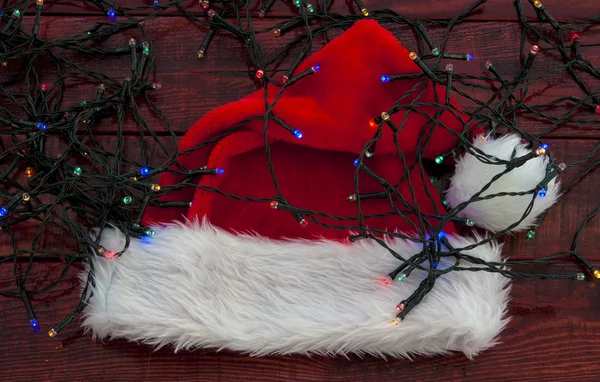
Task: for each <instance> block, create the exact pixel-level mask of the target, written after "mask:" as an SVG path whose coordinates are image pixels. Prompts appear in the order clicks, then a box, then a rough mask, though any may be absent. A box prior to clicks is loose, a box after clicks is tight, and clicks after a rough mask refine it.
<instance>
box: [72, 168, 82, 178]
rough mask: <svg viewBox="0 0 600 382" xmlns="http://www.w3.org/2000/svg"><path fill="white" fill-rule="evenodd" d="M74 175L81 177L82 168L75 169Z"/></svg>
mask: <svg viewBox="0 0 600 382" xmlns="http://www.w3.org/2000/svg"><path fill="white" fill-rule="evenodd" d="M73 174H75V175H77V176H79V175H81V167H75V169H74V170H73Z"/></svg>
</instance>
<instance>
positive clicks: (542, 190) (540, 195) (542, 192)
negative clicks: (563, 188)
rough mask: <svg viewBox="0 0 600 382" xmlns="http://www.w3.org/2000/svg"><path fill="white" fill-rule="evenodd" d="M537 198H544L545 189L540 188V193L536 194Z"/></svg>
mask: <svg viewBox="0 0 600 382" xmlns="http://www.w3.org/2000/svg"><path fill="white" fill-rule="evenodd" d="M538 196H539V197H540V198H543V197H544V196H546V189H545V188H542V189H541V190H540V192H538Z"/></svg>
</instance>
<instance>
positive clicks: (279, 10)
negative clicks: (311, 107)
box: [0, 0, 600, 21]
mask: <svg viewBox="0 0 600 382" xmlns="http://www.w3.org/2000/svg"><path fill="white" fill-rule="evenodd" d="M10 3H11V1H10V0H0V8H3V7H6V6H8V4H10ZM115 3H117V4H119V5H120V6H121V7H123V8H129V9H131V8H140V7H141V8H144V9H137V10H136V9H132V10H128V13H129V14H132V15H133V14H138V15H139V14H150V13H153V12H154V7H153V6H152V1H151V0H119V1H115ZM160 3H162V4H167V3H168V1H167V0H160ZM308 3H311V4H312V5H313V6H314V7H315V9H317V10H319V9H320V7H321V6H322V2H321V1H318V0H311V1H308ZM329 3H330V4H331V5H330V6H329V8H328V12H329V13H339V14H342V15H347V14H352V15H360V11H359V9H358V7H357V6H356V4H355V3H354V1H352V0H333V1H330V2H329ZM363 3H364V5H365V7H366V8H367V9H369V10H371V11H373V10H378V9H390V10H392V11H394V12H397V13H399V14H401V15H403V16H406V17H408V18H413V19H429V20H448V19H451V18H453V17H455V16H456V15H458V14H460V13H461V12H463V11H464V10H465V9H467V8H468V7H470V6H471V5H472V4H474V3H475V0H453V1H446V0H428V1H409V2H405V1H389V0H364V1H363ZM522 3H523V9H524V10H525V12H526V15H527V17H528V18H531V19H536V16H535V12H534V10H533V6H532V5H530V4H529V3H528V2H527V1H525V0H522ZM543 3H544V6H545V7H546V9H548V11H549V12H550V13H551V14H552V16H554V18H556V19H558V20H581V19H587V18H590V17H593V16H595V15H597V14H598V13H600V8H599V7H598V3H597V2H596V1H595V0H572V1H569V2H564V1H560V0H545V1H544V2H543ZM33 4H35V3H33ZM33 4H32V5H31V7H30V8H29V10H28V11H29V12H33ZM181 4H182V6H183V7H184V8H185V9H186V10H188V11H189V12H191V13H193V14H195V15H203V14H204V10H203V9H202V7H201V6H200V4H198V1H197V0H183V1H181ZM263 4H264V1H262V0H259V1H252V2H251V6H250V9H251V11H252V15H253V16H256V15H257V14H258V11H259V9H260V8H261V7H262V5H263ZM44 13H45V14H61V15H63V14H67V15H80V14H86V15H88V14H101V13H105V12H101V11H100V10H99V9H98V8H97V7H95V6H94V5H93V4H92V3H91V2H79V1H75V0H46V2H45V3H44ZM178 13H179V11H177V10H176V9H175V8H172V9H169V10H168V11H166V12H165V14H167V15H174V14H178ZM298 14H299V11H298V9H297V8H296V7H295V6H294V5H293V2H292V1H275V3H274V4H273V6H272V7H271V9H270V11H269V12H268V14H267V15H268V17H289V16H294V15H298ZM469 20H486V21H506V20H511V21H515V20H517V13H516V8H515V5H514V2H513V1H510V0H490V1H487V2H486V3H484V4H482V5H481V6H480V7H479V8H478V9H477V10H476V11H475V12H473V13H472V14H471V16H470V17H469Z"/></svg>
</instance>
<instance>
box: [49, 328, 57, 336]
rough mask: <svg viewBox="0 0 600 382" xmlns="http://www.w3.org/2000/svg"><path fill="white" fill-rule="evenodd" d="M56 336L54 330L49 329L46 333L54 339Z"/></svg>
mask: <svg viewBox="0 0 600 382" xmlns="http://www.w3.org/2000/svg"><path fill="white" fill-rule="evenodd" d="M57 334H58V333H56V330H54V329H50V331H49V332H48V335H49V336H50V337H56V335H57Z"/></svg>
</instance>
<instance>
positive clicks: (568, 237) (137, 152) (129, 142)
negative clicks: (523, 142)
mask: <svg viewBox="0 0 600 382" xmlns="http://www.w3.org/2000/svg"><path fill="white" fill-rule="evenodd" d="M99 141H100V143H101V144H103V145H105V147H106V149H107V150H111V149H114V145H115V143H116V139H115V137H113V136H100V137H99ZM138 142H139V137H135V136H127V137H125V144H124V150H123V151H124V152H126V153H127V156H126V157H127V158H129V159H131V160H134V161H138V162H140V163H143V161H145V160H147V161H148V162H146V163H149V164H150V165H159V164H161V163H164V162H165V161H166V160H167V158H168V157H167V156H166V155H165V154H164V153H163V152H162V150H160V146H159V145H158V144H156V143H155V142H153V140H152V139H151V138H146V142H147V146H148V152H147V154H146V158H142V154H141V146H140V145H139V143H138ZM160 142H161V143H163V144H164V145H165V146H167V147H168V148H170V149H171V150H172V149H173V148H174V142H173V141H172V140H171V139H170V138H169V137H160ZM547 143H548V144H549V145H550V147H551V150H552V153H553V157H554V158H555V160H556V161H557V162H558V163H560V162H565V163H573V162H575V161H577V160H579V159H581V158H582V157H583V156H585V155H586V154H587V153H588V152H590V151H591V150H592V149H593V147H594V146H595V142H594V141H591V140H557V139H549V140H547ZM61 147H62V146H61V144H60V143H59V141H58V138H57V137H49V139H48V152H49V153H50V154H51V155H53V154H54V153H57V152H59V151H60V150H61ZM599 157H600V153H599V154H597V155H596V157H595V158H596V159H597V158H599ZM77 163H78V164H79V165H80V166H81V167H82V168H83V169H84V171H86V170H87V169H88V168H89V167H90V165H89V162H87V161H85V160H84V159H81V160H80V161H78V162H77ZM588 164H589V163H585V164H582V165H580V166H578V167H576V168H569V169H567V170H566V171H565V172H564V173H563V174H561V175H560V180H561V181H562V182H563V183H567V182H569V181H570V180H571V179H573V177H574V176H575V175H576V174H577V173H578V172H580V171H581V170H582V169H583V168H585V167H586V166H587V165H588ZM1 169H2V167H0V170H1ZM22 170H23V169H22ZM99 170H100V169H98V168H95V171H99ZM131 170H135V169H134V167H133V166H124V168H123V171H131ZM18 174H19V176H21V177H22V179H23V181H24V180H25V174H24V172H23V171H21V172H19V173H18ZM598 189H600V177H598V176H595V174H594V173H591V174H589V175H588V176H586V177H585V178H584V179H583V180H582V181H581V182H580V183H579V184H578V185H577V186H575V187H574V188H573V189H572V191H571V192H569V193H568V194H567V195H564V196H563V197H562V199H560V201H559V203H558V204H557V205H556V206H554V207H553V208H552V209H551V210H550V213H549V214H548V216H547V217H546V218H545V220H544V221H543V224H541V226H540V228H539V229H538V231H537V234H536V237H535V238H534V239H533V240H528V239H526V234H525V233H519V234H516V235H514V236H506V237H505V240H506V246H505V253H506V254H507V255H510V256H511V257H512V258H514V259H532V258H539V257H542V256H547V255H548V254H550V253H553V252H557V251H561V250H567V249H569V248H570V246H571V243H572V241H573V236H574V234H575V232H576V230H577V227H578V225H579V224H580V223H581V221H582V220H583V219H584V218H585V217H586V216H587V214H589V212H590V211H591V210H592V209H593V208H594V206H595V205H596V203H597V202H598V197H597V190H598ZM37 229H38V224H37V223H34V222H24V223H22V224H20V225H19V226H18V227H15V235H16V236H17V238H18V244H19V246H20V248H30V241H31V239H32V238H33V235H34V234H35V232H36V230H37ZM599 234H600V219H597V218H596V219H593V220H592V221H590V222H589V224H588V225H587V227H586V229H585V231H584V234H583V235H582V236H581V238H580V250H581V251H582V253H583V254H584V256H586V257H588V258H589V259H590V260H594V261H598V262H599V264H598V265H599V266H600V253H598V251H596V250H595V249H596V248H597V247H598V237H599ZM68 244H69V245H70V246H68ZM38 248H43V249H47V250H59V251H61V250H62V251H63V252H64V251H65V250H76V249H77V248H75V247H73V243H70V242H68V241H65V239H64V235H63V234H60V233H59V232H57V231H55V230H53V229H48V230H47V231H45V232H44V234H43V235H42V236H41V237H40V247H38ZM12 252H13V251H12V249H11V247H10V241H9V236H8V235H0V255H1V254H8V253H12Z"/></svg>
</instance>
